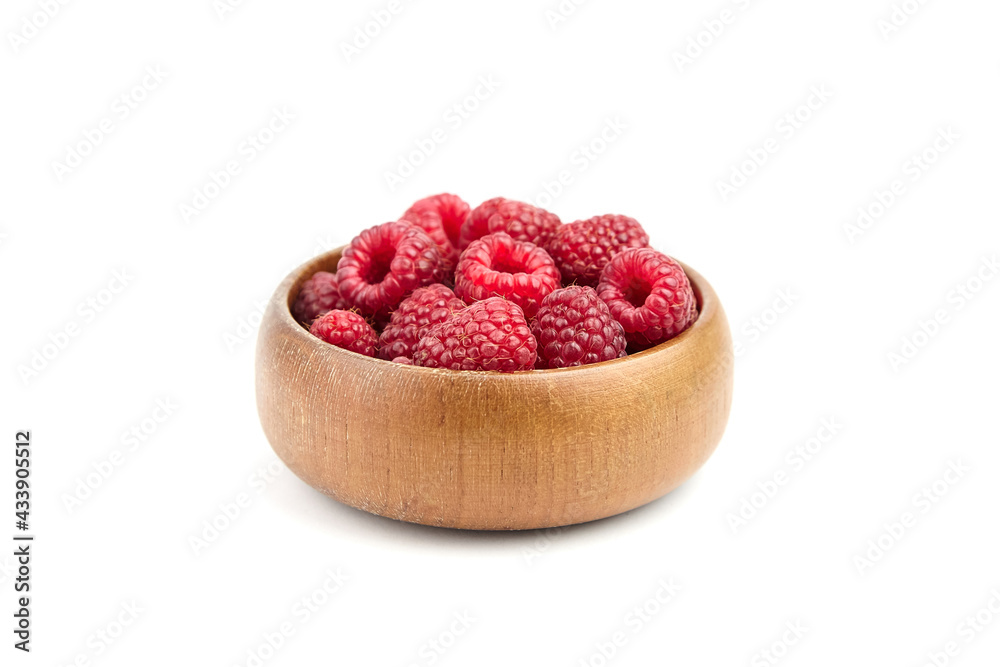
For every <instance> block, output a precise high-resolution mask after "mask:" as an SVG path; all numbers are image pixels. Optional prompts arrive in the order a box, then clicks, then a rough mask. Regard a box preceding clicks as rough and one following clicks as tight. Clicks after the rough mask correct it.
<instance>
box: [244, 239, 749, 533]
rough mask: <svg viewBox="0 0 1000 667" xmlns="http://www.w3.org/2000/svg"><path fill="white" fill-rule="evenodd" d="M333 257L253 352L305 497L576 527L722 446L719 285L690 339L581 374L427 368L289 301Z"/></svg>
mask: <svg viewBox="0 0 1000 667" xmlns="http://www.w3.org/2000/svg"><path fill="white" fill-rule="evenodd" d="M339 258H340V251H339V250H335V251H333V252H330V253H327V254H325V255H322V256H320V257H317V258H316V259H314V260H313V261H311V262H309V263H307V264H305V265H303V266H302V267H300V268H299V269H297V270H296V271H295V272H294V273H293V274H292V275H290V276H289V277H288V278H286V279H285V281H284V282H282V283H281V285H280V286H279V287H278V290H277V291H276V292H275V294H274V297H273V298H272V299H271V302H270V304H269V305H268V308H267V311H266V313H265V315H264V319H263V323H262V325H261V329H260V334H259V338H258V342H257V380H256V381H257V407H258V411H259V413H260V420H261V424H262V425H263V427H264V433H265V434H266V435H267V439H268V440H269V441H270V443H271V446H272V447H273V448H274V451H275V452H276V453H277V454H278V456H279V457H281V459H282V460H283V461H284V462H285V463H286V464H287V465H288V467H289V468H290V469H291V470H292V471H293V472H294V473H295V474H296V475H298V476H299V477H301V478H302V479H303V480H304V481H305V482H306V483H307V484H309V485H310V486H312V487H314V488H316V489H318V490H320V491H322V492H323V493H325V494H327V495H329V496H332V497H333V498H336V499H337V500H339V501H341V502H343V503H346V504H348V505H351V506H353V507H356V508H359V509H362V510H365V511H368V512H372V513H374V514H380V515H382V516H386V517H390V518H393V519H399V520H401V521H410V522H414V523H421V524H426V525H432V526H447V527H452V528H466V529H482V530H516V529H529V528H545V527H552V526H562V525H568V524H574V523H582V522H585V521H592V520H594V519H601V518H603V517H608V516H612V515H615V514H619V513H621V512H625V511H627V510H630V509H633V508H636V507H639V506H640V505H644V504H646V503H648V502H650V501H652V500H655V499H657V498H659V497H661V496H663V495H664V494H666V493H669V492H670V491H672V490H673V489H675V488H677V487H678V486H679V485H680V484H681V483H683V482H684V481H685V480H687V479H688V478H689V477H690V476H691V475H692V474H694V472H695V471H696V470H697V469H698V468H699V467H700V466H701V465H702V464H703V463H704V462H705V461H706V460H707V459H708V457H709V456H710V455H711V454H712V452H713V451H714V450H715V447H716V445H717V444H718V442H719V439H720V438H721V437H722V433H723V430H724V429H725V426H726V420H727V419H728V416H729V406H730V402H731V399H732V372H733V351H732V342H731V338H730V332H729V325H728V323H727V322H726V316H725V314H724V313H723V310H722V307H721V305H720V304H719V302H718V299H717V297H716V295H715V292H714V291H713V290H712V288H711V286H710V285H709V284H708V283H707V282H706V281H705V280H704V279H703V278H702V277H701V276H700V275H698V274H697V273H696V272H694V271H692V270H691V269H689V268H688V267H686V266H685V267H684V268H685V271H686V272H687V274H688V276H689V277H690V278H691V282H692V284H693V285H694V288H695V291H696V293H697V295H698V297H699V300H700V303H701V315H700V316H699V318H698V320H697V321H696V322H695V324H694V325H693V326H692V327H691V328H690V329H689V330H687V331H686V332H684V333H683V334H681V335H680V336H678V337H677V338H675V339H674V340H671V341H668V342H667V343H664V344H663V345H660V346H658V347H655V348H653V349H651V350H647V351H645V352H641V353H638V354H634V355H631V356H629V357H626V358H624V359H618V360H615V361H609V362H604V363H601V364H594V365H591V366H583V367H580V368H569V369H558V370H545V371H531V372H525V373H513V374H501V373H486V372H458V371H449V370H443V369H430V368H419V367H412V366H404V365H402V364H394V363H391V362H388V361H382V360H379V359H371V358H368V357H363V356H361V355H358V354H354V353H352V352H347V351H345V350H341V349H339V348H337V347H334V346H332V345H328V344H326V343H324V342H322V341H320V340H318V339H316V338H314V337H313V336H312V335H310V334H309V332H308V331H306V330H305V329H303V328H302V327H301V326H299V325H298V324H297V323H296V322H295V321H294V320H293V318H292V316H291V313H290V311H289V303H290V301H291V300H292V297H293V296H294V295H296V294H297V293H298V290H299V287H300V286H301V284H302V282H303V281H304V280H305V279H307V278H308V277H309V276H311V275H312V274H313V273H314V272H316V271H319V270H326V271H335V270H336V265H337V260H338V259H339Z"/></svg>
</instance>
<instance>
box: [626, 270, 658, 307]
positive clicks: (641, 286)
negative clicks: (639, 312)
mask: <svg viewBox="0 0 1000 667" xmlns="http://www.w3.org/2000/svg"><path fill="white" fill-rule="evenodd" d="M651 292H652V287H651V286H650V284H649V283H648V282H646V281H645V280H641V279H638V278H636V277H634V276H633V277H632V279H631V280H630V281H629V284H628V287H626V288H625V291H624V292H623V293H622V296H624V297H625V300H626V301H628V302H629V303H630V304H632V305H633V306H635V307H636V308H641V307H642V306H644V305H646V297H648V296H649V295H650V293H651Z"/></svg>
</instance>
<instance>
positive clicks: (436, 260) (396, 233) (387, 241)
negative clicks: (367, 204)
mask: <svg viewBox="0 0 1000 667" xmlns="http://www.w3.org/2000/svg"><path fill="white" fill-rule="evenodd" d="M442 277H443V260H442V258H441V251H440V250H438V247H437V245H435V243H434V241H432V240H431V238H430V237H429V236H427V234H425V233H423V232H422V231H420V229H419V228H417V227H415V226H413V225H411V224H409V223H407V222H387V223H385V224H383V225H378V226H376V227H372V228H370V229H366V230H365V231H363V232H361V234H360V235H359V236H357V237H356V238H355V239H354V240H353V241H351V245H349V246H347V248H345V249H344V254H343V256H341V258H340V263H339V264H338V265H337V287H338V288H339V289H340V295H341V296H342V297H344V299H345V300H347V302H348V303H349V304H351V305H352V306H354V307H356V308H357V309H358V310H359V311H361V313H362V314H364V315H369V316H371V317H373V318H375V319H376V320H383V319H388V315H389V313H390V312H391V311H392V310H394V309H395V308H396V306H398V305H399V303H400V302H401V301H402V300H403V299H404V298H405V297H406V296H407V295H408V294H410V293H411V292H413V290H415V289H417V288H418V287H423V286H424V285H430V284H431V283H436V282H438V281H440V280H441V278H442Z"/></svg>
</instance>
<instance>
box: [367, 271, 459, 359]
mask: <svg viewBox="0 0 1000 667" xmlns="http://www.w3.org/2000/svg"><path fill="white" fill-rule="evenodd" d="M463 308H465V302H464V301H462V300H461V299H459V298H457V297H456V296H455V293H454V292H452V291H451V290H450V289H448V288H447V287H445V286H444V285H430V286H428V287H421V288H420V289H418V290H417V291H415V292H414V293H413V294H412V295H411V296H409V297H407V298H406V299H403V303H401V304H399V308H397V309H396V312H394V313H393V314H392V319H391V320H390V321H389V324H388V325H387V326H386V327H385V330H384V331H382V335H381V336H379V343H378V347H379V349H378V356H379V357H380V358H382V359H386V360H394V359H395V358H396V357H412V356H413V350H414V349H415V348H416V347H417V342H419V341H420V338H421V337H422V336H423V335H424V333H425V332H426V331H427V329H429V328H430V327H431V326H432V325H434V324H438V323H439V322H445V321H447V320H449V319H451V316H452V315H453V314H455V313H457V312H458V311H460V310H462V309H463Z"/></svg>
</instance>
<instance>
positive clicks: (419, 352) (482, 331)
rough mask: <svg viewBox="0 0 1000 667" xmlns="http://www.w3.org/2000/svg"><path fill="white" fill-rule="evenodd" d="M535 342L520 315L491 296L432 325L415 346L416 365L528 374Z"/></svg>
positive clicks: (517, 311)
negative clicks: (448, 318)
mask: <svg viewBox="0 0 1000 667" xmlns="http://www.w3.org/2000/svg"><path fill="white" fill-rule="evenodd" d="M537 350H538V343H537V342H536V341H535V337H534V336H532V335H531V330H530V329H529V328H528V323H527V321H526V320H525V319H524V312H523V311H522V310H521V308H520V307H519V306H518V305H517V304H515V303H511V302H510V301H507V300H505V299H501V298H498V297H494V298H491V299H486V300H485V301H477V302H476V303H474V304H472V305H471V306H469V307H468V308H465V309H463V310H460V311H459V312H458V313H456V314H455V316H454V317H452V318H451V319H450V320H448V321H447V322H441V323H440V324H435V325H434V326H432V327H431V328H430V329H428V330H427V333H426V334H424V337H423V338H421V339H420V342H419V343H417V349H416V351H415V352H414V353H413V363H414V365H416V366H426V367H428V368H450V369H452V370H456V371H500V372H503V373H512V372H514V371H530V370H531V369H532V368H534V367H535V358H536V355H537Z"/></svg>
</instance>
